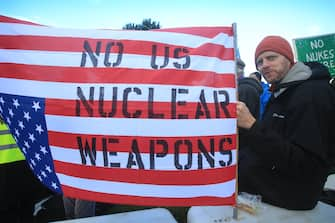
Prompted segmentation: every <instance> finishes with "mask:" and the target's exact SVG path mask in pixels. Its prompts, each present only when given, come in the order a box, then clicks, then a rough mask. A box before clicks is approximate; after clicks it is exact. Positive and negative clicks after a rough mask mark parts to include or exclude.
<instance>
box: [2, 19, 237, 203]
mask: <svg viewBox="0 0 335 223" xmlns="http://www.w3.org/2000/svg"><path fill="white" fill-rule="evenodd" d="M234 41H235V40H234V32H233V29H232V27H192V28H177V29H161V30H155V31H128V30H79V29H61V28H53V27H46V26H42V25H38V24H33V23H30V22H26V21H22V20H17V19H14V18H9V17H4V16H0V86H1V87H0V113H1V116H2V118H3V119H4V121H5V122H6V123H7V124H8V126H9V127H10V130H11V133H12V134H13V135H14V137H15V139H16V141H17V143H18V145H19V147H20V148H21V150H22V151H23V153H24V154H25V156H26V159H27V162H28V163H29V165H30V167H31V169H32V170H33V172H34V173H35V175H36V177H37V178H38V179H39V180H40V181H42V182H43V183H44V184H45V185H46V186H47V187H48V188H50V189H51V190H53V191H55V192H57V193H63V194H64V195H66V196H69V197H77V198H81V199H88V200H96V201H101V202H109V203H119V204H135V205H159V206H191V205H224V204H230V205H234V204H235V198H236V197H235V196H236V191H235V188H236V165H237V149H236V109H235V106H236V83H235V61H234Z"/></svg>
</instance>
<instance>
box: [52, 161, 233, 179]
mask: <svg viewBox="0 0 335 223" xmlns="http://www.w3.org/2000/svg"><path fill="white" fill-rule="evenodd" d="M54 164H55V169H56V172H57V173H60V174H65V175H70V176H73V177H80V178H84V179H93V180H106V181H113V182H126V183H136V184H154V185H206V184H217V183H222V182H226V181H230V180H233V179H235V174H236V165H232V166H228V167H225V168H222V167H221V168H215V169H202V170H187V171H185V170H184V171H183V170H179V171H178V170H171V171H168V170H164V171H163V170H160V171H157V170H139V169H123V168H105V167H95V166H85V165H78V164H70V163H65V162H60V161H56V160H55V161H54ZM218 176H220V177H218Z"/></svg>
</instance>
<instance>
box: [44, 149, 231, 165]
mask: <svg viewBox="0 0 335 223" xmlns="http://www.w3.org/2000/svg"><path fill="white" fill-rule="evenodd" d="M116 146H117V145H116ZM116 146H114V147H113V148H112V150H113V151H117V150H118V149H117V148H115V147H116ZM169 149H174V148H169ZM50 150H51V153H52V157H53V159H54V160H57V161H61V162H66V163H72V164H82V161H81V156H80V152H79V149H66V148H63V147H57V146H50ZM129 151H130V148H129ZM192 152H193V154H192V166H191V168H190V169H188V170H198V169H199V168H198V154H197V153H198V150H197V148H196V146H194V147H193V151H192ZM231 152H232V163H231V165H235V164H236V150H231ZM107 156H108V164H110V163H119V164H120V168H127V163H128V157H129V153H128V152H117V154H116V155H107ZM210 156H211V157H213V156H212V155H210ZM202 157H203V165H202V168H203V169H213V167H210V166H209V164H208V162H207V161H206V159H205V158H204V156H203V155H202ZM214 157H215V160H214V168H222V166H220V164H219V161H224V162H226V163H227V162H228V160H229V157H228V155H223V154H221V153H220V152H215V153H214ZM141 159H142V161H143V164H144V169H146V170H148V169H150V155H149V154H148V153H141ZM178 159H179V163H180V164H181V165H186V164H187V163H188V161H187V160H188V154H183V153H180V154H179V155H178ZM86 161H87V164H86V165H87V166H90V165H91V164H92V163H91V161H90V159H89V157H88V156H87V157H86ZM174 162H175V155H174V154H166V155H165V156H164V157H155V169H157V170H178V169H177V168H176V167H175V166H174ZM94 166H96V167H104V157H103V152H102V151H96V159H95V165H94ZM178 171H179V170H178Z"/></svg>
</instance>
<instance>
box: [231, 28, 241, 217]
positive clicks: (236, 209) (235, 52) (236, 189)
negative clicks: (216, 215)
mask: <svg viewBox="0 0 335 223" xmlns="http://www.w3.org/2000/svg"><path fill="white" fill-rule="evenodd" d="M232 27H233V36H234V61H235V86H236V98H237V99H238V89H237V86H238V84H237V63H236V58H237V51H238V49H237V32H236V30H237V29H236V23H233V24H232ZM236 118H237V117H236ZM236 133H237V134H236V178H235V179H236V183H235V206H234V207H233V219H235V220H237V219H238V208H237V196H238V148H239V144H238V141H239V140H238V137H239V135H238V128H237V127H236Z"/></svg>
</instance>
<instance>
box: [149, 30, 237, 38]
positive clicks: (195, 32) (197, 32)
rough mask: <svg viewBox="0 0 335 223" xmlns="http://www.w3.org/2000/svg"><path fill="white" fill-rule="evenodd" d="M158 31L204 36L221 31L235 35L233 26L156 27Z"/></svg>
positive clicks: (211, 35) (213, 34) (210, 36)
mask: <svg viewBox="0 0 335 223" xmlns="http://www.w3.org/2000/svg"><path fill="white" fill-rule="evenodd" d="M155 31H157V32H175V33H185V34H192V35H197V36H203V37H208V38H213V37H215V36H216V35H218V34H219V33H224V34H227V35H228V36H233V35H234V34H233V29H232V28H231V27H188V28H183V27H181V28H165V29H155Z"/></svg>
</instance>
